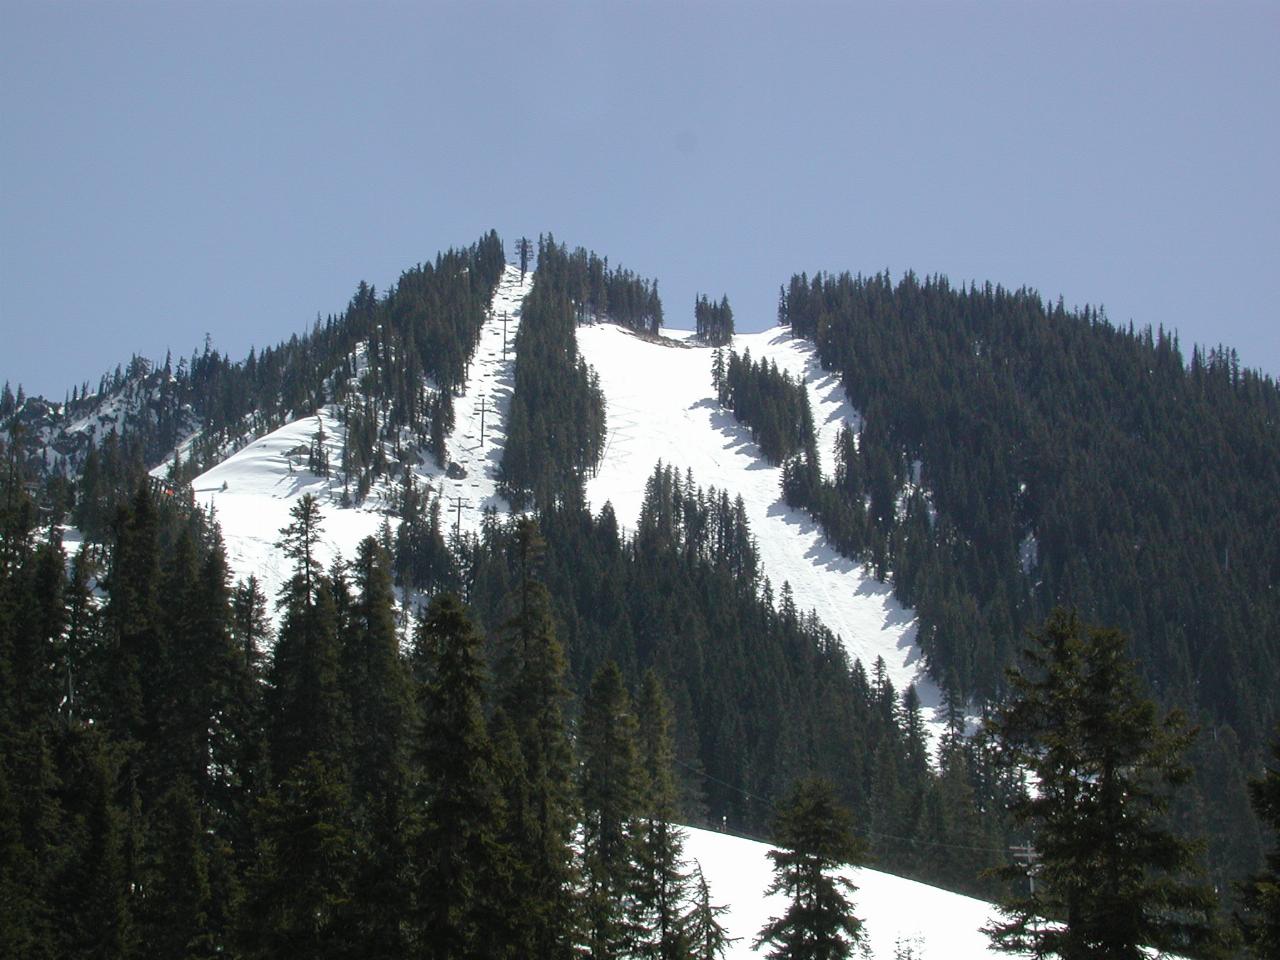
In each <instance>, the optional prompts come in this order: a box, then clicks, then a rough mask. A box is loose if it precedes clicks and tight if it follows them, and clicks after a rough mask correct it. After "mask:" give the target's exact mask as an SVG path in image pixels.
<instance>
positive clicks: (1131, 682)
mask: <svg viewBox="0 0 1280 960" xmlns="http://www.w3.org/2000/svg"><path fill="white" fill-rule="evenodd" d="M1033 640H1034V645H1033V646H1032V647H1031V648H1030V649H1028V650H1027V651H1026V653H1025V658H1026V664H1025V667H1024V669H1023V671H1022V672H1021V673H1011V674H1010V677H1009V682H1010V684H1011V686H1012V689H1013V692H1014V696H1013V698H1012V699H1011V701H1010V702H1009V704H1008V705H1007V706H1006V707H1004V708H1003V709H1002V710H1001V711H1000V712H999V714H998V715H997V716H996V717H995V718H994V720H993V721H992V722H991V731H992V733H993V734H994V735H995V737H996V738H997V739H998V741H999V742H1000V744H1001V746H1002V747H1003V748H1004V751H1005V760H1006V761H1007V762H1010V763H1014V764H1018V765H1021V766H1024V767H1025V768H1026V769H1028V770H1029V771H1030V772H1031V773H1032V774H1033V775H1034V776H1035V778H1036V781H1037V788H1036V790H1035V792H1034V793H1033V794H1030V795H1027V796H1025V797H1023V798H1022V799H1021V800H1020V801H1018V802H1017V803H1016V804H1015V806H1014V811H1013V812H1014V815H1015V817H1016V818H1017V819H1018V820H1019V821H1021V822H1022V823H1023V824H1025V825H1026V826H1028V827H1029V828H1030V829H1031V831H1032V835H1033V837H1034V842H1035V846H1036V849H1037V851H1038V853H1039V857H1040V862H1039V867H1038V870H1037V875H1036V884H1035V888H1036V889H1035V893H1033V894H1029V895H1027V896H1025V897H1016V898H1008V899H1006V900H1005V902H1004V903H1003V904H1002V910H1003V912H1004V914H1005V917H1006V919H1005V920H1004V922H1000V923H994V924H992V925H991V926H990V927H989V928H987V933H988V935H989V936H990V937H991V940H992V943H993V945H994V946H995V947H996V948H997V949H1000V950H1006V951H1031V952H1033V953H1035V954H1036V955H1037V956H1047V957H1062V958H1064V960H1076V958H1080V960H1083V958H1086V957H1088V958H1096V960H1138V958H1139V957H1141V956H1143V952H1144V948H1148V947H1150V948H1155V949H1157V950H1176V951H1178V952H1195V951H1207V950H1211V949H1212V947H1213V946H1214V943H1215V939H1216V931H1215V929H1214V924H1213V916H1214V910H1215V908H1216V902H1215V897H1214V895H1213V891H1212V890H1211V889H1210V888H1208V887H1207V885H1204V884H1200V883H1196V882H1194V881H1192V880H1191V879H1189V877H1190V875H1192V874H1193V873H1194V863H1195V856H1194V854H1195V847H1194V846H1193V845H1192V844H1191V843H1189V842H1188V841H1186V840H1183V839H1181V838H1180V837H1178V836H1176V835H1174V834H1173V833H1172V832H1170V830H1169V828H1168V827H1167V826H1166V824H1165V821H1164V813H1165V811H1166V810H1167V808H1168V803H1169V798H1170V796H1171V792H1172V790H1173V789H1174V788H1176V787H1177V786H1178V785H1180V784H1182V783H1185V782H1186V779H1187V777H1188V776H1189V771H1188V770H1187V768H1186V766H1185V765H1184V763H1183V759H1182V757H1183V754H1184V752H1185V750H1186V748H1187V746H1188V744H1189V743H1190V741H1191V738H1192V736H1193V734H1192V733H1191V732H1188V731H1187V730H1186V729H1185V727H1184V726H1183V724H1182V721H1181V718H1180V717H1179V716H1178V715H1176V714H1170V715H1168V716H1166V717H1164V718H1157V716H1156V709H1155V705H1154V704H1153V703H1152V702H1151V700H1150V699H1148V698H1147V697H1146V696H1145V695H1144V693H1143V691H1142V689H1141V686H1140V683H1139V680H1138V677H1137V674H1136V672H1135V671H1134V669H1133V665H1132V663H1131V662H1130V660H1129V659H1128V657H1127V655H1126V652H1125V646H1126V641H1125V638H1124V636H1123V634H1121V633H1119V632H1118V631H1115V630H1103V629H1085V627H1084V626H1083V625H1082V624H1081V623H1080V621H1079V619H1078V618H1077V617H1076V616H1075V614H1073V613H1067V612H1065V611H1063V610H1058V611H1055V612H1054V614H1053V615H1052V616H1051V617H1050V618H1049V620H1048V621H1047V622H1046V623H1045V625H1044V627H1043V628H1042V629H1041V630H1040V631H1039V632H1038V633H1037V634H1035V635H1034V637H1033ZM1018 869H1019V868H1017V867H1013V868H1010V870H1009V871H1008V872H1009V874H1010V878H1011V879H1016V874H1017V870H1018ZM1041 918H1051V919H1053V920H1055V921H1058V922H1055V923H1043V922H1041Z"/></svg>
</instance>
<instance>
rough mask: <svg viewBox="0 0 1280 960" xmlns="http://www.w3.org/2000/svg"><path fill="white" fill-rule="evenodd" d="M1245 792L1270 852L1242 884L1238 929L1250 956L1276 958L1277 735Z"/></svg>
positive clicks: (1279, 923)
mask: <svg viewBox="0 0 1280 960" xmlns="http://www.w3.org/2000/svg"><path fill="white" fill-rule="evenodd" d="M1249 790H1250V793H1251V794H1252V796H1253V805H1254V807H1255V808H1256V809H1257V812H1258V817H1259V819H1260V820H1262V821H1263V822H1264V823H1266V824H1267V826H1268V827H1269V828H1270V830H1271V849H1270V851H1269V852H1268V853H1267V866H1266V869H1265V870H1264V871H1261V872H1259V873H1258V874H1257V875H1256V876H1254V877H1251V878H1250V879H1249V880H1248V882H1247V883H1246V884H1245V887H1244V896H1243V898H1242V899H1243V901H1244V912H1243V915H1242V917H1241V922H1240V925H1241V928H1242V930H1243V933H1244V939H1245V943H1246V944H1247V945H1248V947H1249V949H1250V951H1251V952H1252V954H1253V956H1255V957H1257V958H1259V960H1264V958H1273V957H1277V956H1280V731H1278V732H1277V736H1276V739H1275V740H1273V741H1272V744H1271V762H1270V763H1269V764H1268V765H1267V766H1266V768H1265V769H1264V770H1263V772H1262V775H1261V776H1260V777H1258V778H1257V779H1255V780H1252V781H1250V783H1249Z"/></svg>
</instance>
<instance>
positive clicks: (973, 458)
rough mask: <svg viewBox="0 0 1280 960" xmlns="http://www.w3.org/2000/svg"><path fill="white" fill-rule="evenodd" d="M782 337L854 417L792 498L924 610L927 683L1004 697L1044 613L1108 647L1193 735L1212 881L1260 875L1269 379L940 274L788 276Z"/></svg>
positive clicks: (1271, 495) (1274, 425)
mask: <svg viewBox="0 0 1280 960" xmlns="http://www.w3.org/2000/svg"><path fill="white" fill-rule="evenodd" d="M779 319H780V321H782V322H784V323H789V324H790V325H791V329H792V331H793V332H794V333H795V334H797V335H800V336H804V337H808V338H810V339H812V340H813V341H814V343H815V344H816V345H817V348H818V351H819V355H820V357H821V360H822V363H823V365H824V366H825V367H827V368H828V369H831V370H834V371H837V372H838V373H839V374H840V375H841V376H842V378H843V382H844V385H845V388H846V390H847V391H848V394H849V397H850V399H851V401H852V402H853V404H854V405H855V406H856V407H857V408H858V410H859V411H860V412H861V414H862V422H861V424H860V425H859V426H858V427H857V429H856V432H855V431H854V430H850V431H848V432H847V433H846V434H845V435H844V436H843V437H842V439H841V442H840V444H839V445H838V449H837V463H838V465H837V470H836V474H835V476H832V477H824V478H822V479H821V480H820V481H819V480H815V479H812V477H811V478H810V480H809V482H806V483H795V484H792V485H790V487H789V490H788V496H789V498H790V499H791V500H792V502H795V503H798V504H803V505H804V506H807V507H809V508H810V509H811V510H812V511H813V512H814V514H815V516H817V517H818V518H819V519H820V520H821V522H822V523H823V525H824V527H825V528H826V529H827V531H828V535H829V536H830V537H831V539H832V541H833V542H834V543H836V544H837V545H838V546H840V548H841V549H842V550H844V551H845V552H846V553H848V554H849V555H851V556H858V557H862V558H865V559H867V560H868V562H870V563H872V564H873V566H874V568H875V569H876V570H877V572H878V573H879V574H880V575H881V576H888V577H891V579H892V581H893V584H894V586H895V590H896V592H897V594H898V596H899V597H900V598H901V599H902V601H903V602H904V603H906V604H910V605H912V606H914V607H915V608H916V610H917V612H918V615H919V618H920V631H919V641H920V645H921V647H922V649H923V651H924V654H925V656H926V657H927V658H928V663H929V666H930V669H931V671H932V673H933V675H934V676H935V677H936V678H937V680H938V682H939V683H941V684H943V685H944V686H945V687H946V689H948V690H950V691H952V692H953V694H954V695H956V696H959V697H961V698H963V699H966V700H969V701H975V702H978V703H986V702H991V701H994V700H998V699H999V698H1000V697H1001V696H1002V695H1003V693H1004V692H1005V686H1004V679H1003V673H1002V671H1003V670H1004V668H1005V667H1006V666H1007V665H1008V664H1009V663H1010V662H1011V657H1012V656H1013V654H1014V653H1016V651H1017V650H1018V648H1019V647H1020V645H1021V642H1022V640H1021V638H1022V637H1023V635H1024V633H1025V631H1026V629H1027V628H1028V627H1029V626H1031V625H1033V624H1036V623H1038V622H1040V621H1041V620H1043V618H1044V617H1045V616H1046V615H1047V613H1048V612H1049V611H1050V610H1051V609H1052V608H1053V607H1054V606H1055V605H1057V604H1066V605H1069V606H1072V607H1074V608H1076V609H1078V610H1079V611H1080V613H1081V615H1082V616H1083V617H1085V618H1086V619H1088V620H1090V621H1092V622H1097V623H1104V624H1109V625H1114V626H1116V627H1119V628H1120V629H1122V630H1124V631H1125V632H1126V633H1127V634H1128V635H1129V636H1130V637H1131V648H1132V649H1131V653H1132V655H1134V656H1135V657H1136V658H1137V659H1138V661H1139V663H1140V665H1141V671H1142V675H1143V677H1144V678H1145V680H1146V682H1147V683H1148V685H1149V686H1150V688H1151V689H1152V690H1153V691H1154V692H1155V693H1156V695H1157V696H1158V697H1159V698H1160V699H1161V700H1162V701H1163V702H1164V703H1165V704H1167V705H1170V706H1180V707H1182V708H1184V709H1185V710H1187V711H1188V712H1189V713H1190V714H1191V716H1193V717H1195V718H1197V719H1198V720H1199V721H1200V722H1201V723H1202V725H1203V726H1204V733H1203V735H1202V736H1201V737H1200V739H1199V741H1198V743H1197V746H1196V748H1195V757H1196V762H1197V767H1198V771H1199V773H1200V777H1199V787H1200V795H1201V800H1200V801H1199V802H1203V803H1204V805H1205V807H1206V808H1207V809H1208V810H1211V811H1213V812H1212V814H1211V815H1210V822H1211V826H1212V827H1213V833H1214V846H1213V849H1212V851H1211V854H1210V860H1211V862H1212V864H1213V866H1214V867H1215V869H1216V870H1217V871H1219V874H1218V875H1219V876H1224V875H1231V874H1234V875H1239V873H1240V872H1242V871H1243V870H1247V869H1250V868H1251V867H1252V866H1253V865H1254V864H1256V862H1257V857H1258V853H1259V848H1258V844H1257V831H1256V828H1255V827H1254V825H1253V822H1252V819H1251V817H1250V815H1249V812H1248V805H1247V803H1246V802H1245V797H1244V779H1243V775H1242V770H1243V769H1246V768H1248V769H1253V768H1254V766H1255V763H1254V760H1255V759H1256V758H1257V757H1259V755H1260V753H1259V751H1260V750H1261V749H1262V746H1263V744H1264V742H1265V738H1266V737H1267V735H1268V733H1269V731H1270V730H1271V729H1272V728H1273V726H1274V724H1275V722H1276V720H1277V718H1278V717H1280V694H1278V693H1277V690H1280V687H1278V686H1277V684H1276V680H1275V678H1276V677H1277V676H1280V642H1278V639H1277V638H1278V637H1280V591H1277V589H1276V585H1277V582H1278V581H1280V536H1277V535H1276V531H1277V530H1280V497H1278V496H1277V494H1276V491H1277V490H1280V391H1278V390H1277V387H1276V384H1275V382H1274V381H1273V380H1271V379H1270V378H1269V377H1264V376H1262V375H1260V374H1258V373H1255V372H1252V371H1249V370H1242V369H1240V366H1239V363H1238V361H1237V360H1236V358H1235V355H1234V354H1233V353H1231V352H1230V351H1227V350H1225V349H1222V348H1219V349H1216V350H1210V351H1204V350H1201V349H1199V348H1196V349H1195V350H1194V351H1193V353H1192V356H1191V361H1190V363H1189V364H1188V363H1186V362H1185V360H1184V357H1183V356H1182V354H1181V352H1180V349H1179V345H1178V343H1177V340H1176V338H1175V337H1173V336H1171V335H1169V334H1167V333H1165V332H1164V331H1156V332H1152V331H1151V330H1146V331H1138V332H1135V331H1133V330H1132V329H1129V330H1122V329H1119V328H1117V327H1115V326H1113V325H1111V324H1110V323H1108V322H1107V320H1106V318H1105V316H1103V315H1102V314H1101V313H1099V312H1098V311H1096V310H1093V309H1091V308H1085V309H1084V310H1081V311H1074V312H1073V311H1067V310H1066V309H1065V308H1064V306H1063V305H1062V303H1061V302H1059V303H1057V304H1046V303H1044V302H1043V301H1042V300H1041V299H1040V297H1038V296H1037V295H1036V294H1034V293H1033V292H1030V291H1027V290H1018V291H1011V290H1005V289H1003V288H1000V287H993V286H990V285H987V286H983V287H977V286H971V287H969V288H953V287H952V286H951V285H950V284H949V283H948V282H947V281H946V279H945V278H940V277H934V278H929V279H926V280H924V281H921V280H919V279H918V278H917V277H915V276H914V275H912V274H907V275H906V276H905V277H904V278H903V279H902V281H901V282H900V283H898V284H896V285H895V284H893V283H892V282H891V281H890V279H889V278H888V276H886V275H876V276H872V277H852V276H850V275H849V274H841V275H839V276H832V275H827V274H819V275H816V276H814V277H813V278H812V279H809V278H808V277H806V276H804V275H800V276H796V277H793V278H792V280H791V283H790V285H789V286H788V287H787V288H786V289H785V290H784V291H783V292H782V295H781V301H780V305H779ZM810 476H811V475H810ZM1246 765H1247V766H1246ZM1192 819H1194V816H1192Z"/></svg>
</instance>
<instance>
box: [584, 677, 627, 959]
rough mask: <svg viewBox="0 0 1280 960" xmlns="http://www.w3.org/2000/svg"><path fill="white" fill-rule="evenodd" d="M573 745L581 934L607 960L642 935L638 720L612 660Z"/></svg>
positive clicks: (591, 694) (594, 687) (622, 952)
mask: <svg viewBox="0 0 1280 960" xmlns="http://www.w3.org/2000/svg"><path fill="white" fill-rule="evenodd" d="M578 742H579V751H580V754H581V773H580V776H581V796H582V865H583V879H584V881H585V894H584V904H583V913H584V920H585V923H586V938H587V945H588V948H589V949H590V951H591V956H592V957H594V958H599V960H608V958H613V957H621V956H623V955H625V954H627V953H628V951H629V948H630V946H631V944H632V942H633V941H634V940H635V938H636V937H637V936H638V935H639V933H640V928H639V924H638V923H637V920H638V919H639V918H637V917H633V915H632V909H631V907H632V903H631V901H632V896H633V893H634V890H635V887H636V881H637V875H636V860H637V858H638V855H639V853H640V843H639V837H638V836H637V833H636V831H637V828H638V823H637V816H638V814H639V812H640V808H641V803H642V797H641V787H642V785H641V778H640V767H639V763H638V760H637V756H636V721H635V717H634V716H633V715H632V713H631V702H630V697H629V696H628V695H627V688H626V687H625V686H624V685H623V682H622V671H620V670H619V669H618V665H617V664H616V663H614V662H613V661H609V662H608V663H606V664H605V665H604V666H603V667H601V668H600V670H599V671H598V672H597V673H596V676H595V679H594V680H592V681H591V690H590V691H589V692H588V694H587V697H586V700H585V701H583V704H582V724H581V728H580V733H579V741H578Z"/></svg>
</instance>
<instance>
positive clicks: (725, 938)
mask: <svg viewBox="0 0 1280 960" xmlns="http://www.w3.org/2000/svg"><path fill="white" fill-rule="evenodd" d="M727 910H728V907H724V906H716V905H715V904H713V903H712V902H711V887H710V886H709V885H708V883H707V878H706V877H705V876H703V874H702V865H701V864H699V863H695V864H694V868H693V905H692V907H691V908H690V910H689V912H688V914H686V915H685V918H684V930H685V936H686V937H687V938H688V941H689V947H690V952H689V956H691V957H693V958H694V960H721V958H722V957H723V956H724V953H725V951H726V950H728V949H729V946H730V944H733V943H735V942H737V941H738V940H739V939H740V938H739V937H731V936H729V933H728V931H727V930H726V929H725V928H724V925H723V924H722V923H720V917H721V915H722V914H724V913H725V912H726V911H727Z"/></svg>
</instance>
